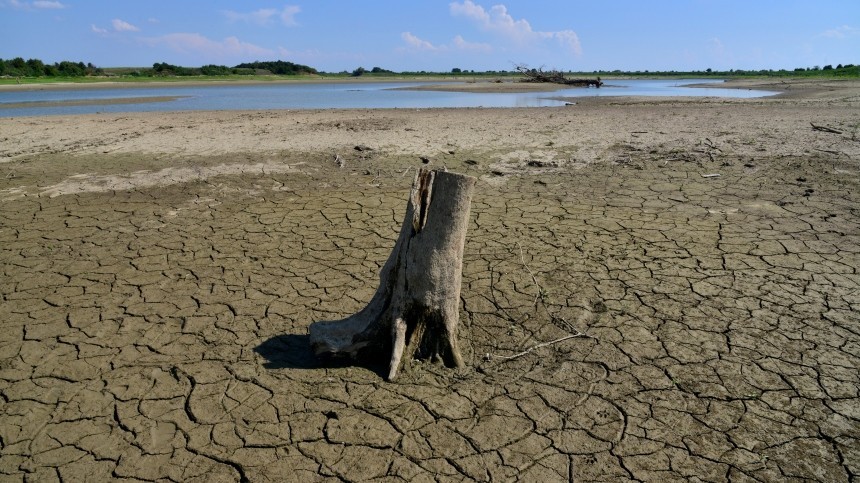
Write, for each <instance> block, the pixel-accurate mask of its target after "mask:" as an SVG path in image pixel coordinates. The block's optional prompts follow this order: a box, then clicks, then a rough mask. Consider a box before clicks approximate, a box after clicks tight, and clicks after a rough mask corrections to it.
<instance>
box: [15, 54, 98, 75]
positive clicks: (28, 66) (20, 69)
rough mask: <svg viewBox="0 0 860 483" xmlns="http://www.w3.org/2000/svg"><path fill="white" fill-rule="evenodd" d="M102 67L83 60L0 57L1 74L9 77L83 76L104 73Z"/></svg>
mask: <svg viewBox="0 0 860 483" xmlns="http://www.w3.org/2000/svg"><path fill="white" fill-rule="evenodd" d="M103 73H104V72H103V71H102V69H99V68H98V67H96V66H94V65H93V64H92V63H88V64H84V63H83V62H69V61H67V60H64V61H62V62H55V63H53V64H46V63H44V62H42V61H41V60H39V59H29V60H24V59H23V58H21V57H16V58H14V59H7V60H4V59H0V76H8V77H83V76H88V75H102V74H103Z"/></svg>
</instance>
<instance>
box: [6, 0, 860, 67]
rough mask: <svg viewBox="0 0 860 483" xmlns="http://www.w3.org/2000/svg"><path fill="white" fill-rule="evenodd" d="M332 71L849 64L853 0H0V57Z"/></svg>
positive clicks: (857, 42) (855, 58)
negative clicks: (277, 64)
mask: <svg viewBox="0 0 860 483" xmlns="http://www.w3.org/2000/svg"><path fill="white" fill-rule="evenodd" d="M13 57H24V58H25V59H28V58H38V59H42V60H43V61H46V62H50V63H53V62H58V61H61V60H72V61H83V62H92V63H94V64H96V65H97V66H100V67H147V66H151V65H152V64H153V63H155V62H167V63H170V64H177V65H183V66H200V65H204V64H219V65H228V66H232V65H236V64H238V63H241V62H249V61H254V60H276V59H280V60H288V61H292V62H297V63H301V64H307V65H310V66H312V67H315V68H317V69H320V70H323V71H328V72H337V71H342V70H349V71H351V70H353V69H355V68H356V67H359V66H363V67H365V68H368V69H369V68H372V67H376V66H378V67H382V68H385V69H390V70H395V71H405V70H427V71H450V70H451V69H452V68H454V67H459V68H462V69H474V70H511V69H512V68H513V65H514V64H515V63H525V64H528V65H530V66H533V67H539V66H544V67H546V68H557V69H563V70H582V71H592V70H613V69H621V70H652V71H653V70H704V69H707V68H712V69H715V70H728V69H760V68H764V69H781V68H784V69H793V68H795V67H811V66H815V65H819V66H824V65H827V64H832V65H834V66H836V65H837V64H840V63H842V64H847V63H851V64H860V0H802V1H801V0H778V1H777V0H743V1H740V0H686V1H682V0H653V1H646V0H609V1H605V2H604V1H594V0H589V1H580V0H565V1H554V0H553V1H540V0H455V1H450V0H448V1H430V0H401V1H389V0H378V1H372V0H368V1H361V2H359V1H348V0H314V1H311V0H296V1H288V2H283V1H274V0H273V1H267V0H248V1H224V0H211V1H196V0H146V1H144V0H138V1H120V0H0V58H4V59H9V58H13Z"/></svg>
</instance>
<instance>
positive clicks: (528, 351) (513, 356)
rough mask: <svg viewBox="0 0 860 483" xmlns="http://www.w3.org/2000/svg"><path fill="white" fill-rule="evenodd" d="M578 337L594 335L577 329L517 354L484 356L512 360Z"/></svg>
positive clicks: (590, 337) (488, 358)
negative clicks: (574, 331) (573, 332)
mask: <svg viewBox="0 0 860 483" xmlns="http://www.w3.org/2000/svg"><path fill="white" fill-rule="evenodd" d="M577 337H587V338H589V339H593V338H594V337H592V336H590V335H588V334H584V333H582V332H579V331H577V332H576V333H575V334H569V335H566V336H564V337H559V338H558V339H555V340H551V341H549V342H541V343H540V344H536V345H533V346H531V347H529V348H528V349H526V350H524V351H522V352H518V353H516V354H514V355H510V356H497V355H495V354H489V353H488V354H486V355H485V356H484V358H485V359H487V360H490V359H492V358H496V359H504V360H506V361H510V360H513V359H518V358H520V357H522V356H524V355H527V354H530V353H531V352H532V351H535V350H537V349H540V348H541V347H546V346H550V345H553V344H558V343H559V342H564V341H566V340H570V339H575V338H577Z"/></svg>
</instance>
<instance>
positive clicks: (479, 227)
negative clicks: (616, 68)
mask: <svg viewBox="0 0 860 483" xmlns="http://www.w3.org/2000/svg"><path fill="white" fill-rule="evenodd" d="M739 87H740V88H746V86H739ZM765 88H767V89H776V88H780V87H779V86H775V85H767V86H766V87H765ZM780 90H785V91H787V92H789V94H790V95H786V96H777V97H774V98H761V99H747V100H727V99H715V98H704V99H702V98H698V99H695V100H690V99H649V98H610V97H601V98H600V99H587V100H583V99H578V100H577V102H578V104H576V105H575V106H566V107H558V108H535V109H429V110H411V109H410V110H407V109H394V110H334V111H256V112H183V113H169V114H159V113H141V114H94V115H84V116H57V117H22V118H11V119H10V118H2V119H0V297H2V298H0V321H2V324H3V325H2V331H0V475H2V477H0V478H2V479H3V480H8V481H20V480H23V479H26V480H28V481H30V480H32V481H58V480H62V481H106V480H110V479H128V480H132V481H208V482H211V481H267V480H275V481H316V480H331V481H369V480H377V481H462V480H478V481H514V480H522V481H568V480H576V481H628V480H639V481H774V482H776V481H780V482H781V481H821V482H838V481H852V480H854V479H856V478H857V476H858V475H860V449H858V448H860V370H858V369H860V315H858V314H860V274H858V267H860V189H858V188H860V138H858V134H860V83H858V82H855V81H843V82H835V81H834V82H819V83H811V84H810V83H806V82H797V83H792V84H791V85H789V86H781V88H780ZM357 148H358V149H357ZM335 156H339V157H340V159H342V160H343V161H344V163H343V164H344V166H343V167H339V166H338V164H336V163H335ZM421 158H425V159H426V160H429V163H426V162H425V161H424V160H422V159H421ZM422 167H430V168H443V167H444V168H447V169H448V170H452V171H456V172H460V173H465V174H469V175H472V176H475V177H477V178H478V185H477V186H476V190H475V197H474V199H473V203H472V213H471V225H470V228H469V231H468V233H467V236H466V247H465V259H464V266H463V290H462V294H461V298H462V303H461V313H460V317H461V327H460V333H459V339H460V343H461V350H462V352H463V356H464V358H465V359H466V365H465V367H464V368H462V369H457V370H454V369H448V368H445V367H442V366H439V365H436V364H433V363H428V362H421V363H413V364H412V365H411V367H409V368H408V369H406V370H404V371H403V372H402V373H401V374H400V375H399V376H398V379H397V380H396V381H394V382H385V381H384V379H383V377H382V375H383V371H384V367H383V366H384V364H379V365H378V364H377V363H375V362H368V363H352V362H349V361H342V362H339V363H331V362H328V363H322V362H320V361H318V360H317V359H316V358H315V357H314V356H313V355H312V353H311V352H310V348H309V346H308V338H307V327H308V326H309V325H310V324H311V323H312V322H314V321H318V320H332V319H338V318H342V317H345V316H347V315H349V314H352V313H354V312H356V311H358V310H360V309H361V308H362V307H363V306H364V304H366V303H367V302H368V301H369V300H370V297H371V296H372V294H373V292H374V290H375V289H376V286H377V283H378V279H377V277H378V271H379V269H380V268H381V266H382V264H383V263H384V262H385V260H386V258H387V256H388V254H389V253H390V251H391V249H392V248H393V243H394V240H395V238H396V236H397V233H398V230H399V227H400V222H401V217H402V216H403V213H404V210H405V207H406V200H407V196H408V192H409V186H410V184H411V181H412V177H413V175H414V174H415V172H416V170H417V169H419V168H422ZM577 333H581V334H584V336H582V337H572V338H571V337H567V336H569V335H571V334H577ZM383 356H384V355H383Z"/></svg>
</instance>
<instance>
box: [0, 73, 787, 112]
mask: <svg viewBox="0 0 860 483" xmlns="http://www.w3.org/2000/svg"><path fill="white" fill-rule="evenodd" d="M438 83H439V82H379V83H375V82H368V83H350V82H348V81H345V82H337V83H313V84H269V85H267V84H252V85H223V84H222V85H211V86H207V85H195V86H170V85H166V86H165V85H159V86H152V85H149V86H147V85H142V86H141V87H122V88H105V89H69V90H59V89H50V90H40V91H5V92H0V116H3V117H18V116H44V115H57V114H91V113H97V112H152V111H156V112H169V111H210V110H244V109H250V110H259V109H355V108H361V109H366V108H410V109H419V108H421V109H423V108H438V107H549V106H559V105H563V104H564V102H563V101H558V100H554V99H551V98H552V97H583V96H690V97H702V96H713V97H733V98H750V97H763V96H768V95H773V94H777V93H776V92H770V91H757V90H743V89H726V88H721V87H720V84H721V83H722V81H721V80H714V79H674V80H641V79H635V80H608V81H605V85H604V86H603V87H602V88H600V89H594V88H581V87H579V88H571V89H561V90H558V91H555V92H527V93H474V92H472V93H467V92H439V91H412V90H403V89H402V88H404V87H414V86H420V85H427V84H438ZM688 84H713V87H684V86H685V85H688ZM398 88H400V89H398ZM141 98H149V99H143V100H144V101H146V102H140V101H141V100H142V99H141ZM114 99H125V100H126V101H128V103H117V104H113V103H106V102H107V101H108V100H114ZM149 101H154V102H149ZM57 102H61V103H66V105H61V106H57V105H49V106H46V105H37V103H38V104H41V103H57ZM27 103H34V104H33V105H31V106H28V105H27ZM22 104H23V105H22ZM4 105H5V106H6V107H4ZM12 105H15V106H16V107H10V106H12Z"/></svg>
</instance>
